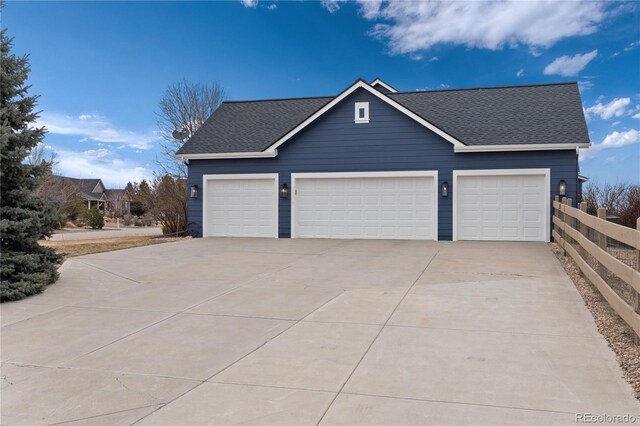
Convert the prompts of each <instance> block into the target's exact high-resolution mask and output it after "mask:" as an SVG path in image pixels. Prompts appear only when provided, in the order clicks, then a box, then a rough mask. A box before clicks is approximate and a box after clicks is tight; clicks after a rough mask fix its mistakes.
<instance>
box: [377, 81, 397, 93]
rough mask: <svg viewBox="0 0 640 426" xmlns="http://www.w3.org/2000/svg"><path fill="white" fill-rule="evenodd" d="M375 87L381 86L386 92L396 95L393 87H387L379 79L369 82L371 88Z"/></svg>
mask: <svg viewBox="0 0 640 426" xmlns="http://www.w3.org/2000/svg"><path fill="white" fill-rule="evenodd" d="M375 86H382V87H384V88H385V89H387V90H388V91H390V92H391V93H398V91H397V90H396V89H394V88H393V87H391V86H389V85H388V84H387V83H385V82H384V81H382V80H380V79H379V78H376V79H375V80H373V81H372V82H371V87H375Z"/></svg>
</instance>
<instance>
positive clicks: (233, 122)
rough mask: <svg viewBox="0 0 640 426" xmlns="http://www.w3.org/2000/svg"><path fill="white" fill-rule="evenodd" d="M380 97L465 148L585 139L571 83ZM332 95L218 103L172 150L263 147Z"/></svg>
mask: <svg viewBox="0 0 640 426" xmlns="http://www.w3.org/2000/svg"><path fill="white" fill-rule="evenodd" d="M386 95H387V96H389V97H390V98H392V99H394V100H395V101H397V102H398V103H400V104H402V105H403V106H405V107H406V108H408V109H410V110H411V111H413V112H414V113H416V114H417V115H419V116H421V117H422V118H424V119H425V120H427V121H429V122H430V123H432V124H434V125H435V126H437V127H439V128H440V129H442V130H444V131H445V132H447V133H449V134H450V135H452V136H453V137H455V138H456V139H458V140H460V141H461V142H462V143H464V144H465V145H506V144H556V143H575V144H578V143H588V142H589V134H588V131H587V126H586V122H585V119H584V115H583V112H582V102H581V100H580V93H579V91H578V85H577V84H576V83H561V84H546V85H532V86H513V87H495V88H478V89H459V90H441V91H419V92H404V93H388V94H386ZM331 99H333V98H332V97H324V98H300V99H275V100H267V101H247V102H224V103H223V104H222V105H221V106H220V108H218V110H216V111H215V112H214V113H213V115H212V116H211V117H210V118H209V119H208V120H207V121H206V122H205V123H204V125H202V127H201V128H200V129H199V130H198V131H197V132H196V133H195V134H194V135H193V136H192V137H191V138H190V139H189V140H188V141H187V143H185V144H184V145H183V146H182V148H180V150H179V151H178V152H177V154H204V153H207V154H208V153H230V152H252V151H253V152H258V151H263V150H265V149H266V148H268V147H269V146H270V145H272V144H273V143H274V142H276V141H277V140H278V139H279V138H280V137H282V136H283V135H284V134H286V133H287V132H288V131H289V130H291V129H292V128H294V127H295V126H296V125H298V124H299V123H300V122H302V121H303V120H304V119H306V118H307V117H309V116H310V115H311V114H313V113H314V112H315V111H317V110H318V109H320V108H321V107H322V106H324V105H325V104H326V103H327V102H329V101H330V100H331Z"/></svg>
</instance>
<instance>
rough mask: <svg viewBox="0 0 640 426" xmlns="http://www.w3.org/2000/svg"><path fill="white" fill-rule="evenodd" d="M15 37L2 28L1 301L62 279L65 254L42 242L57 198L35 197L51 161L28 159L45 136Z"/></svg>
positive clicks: (54, 221)
mask: <svg viewBox="0 0 640 426" xmlns="http://www.w3.org/2000/svg"><path fill="white" fill-rule="evenodd" d="M12 45H13V43H12V39H9V38H8V37H7V35H6V30H4V29H3V30H2V31H1V32H0V53H1V58H0V155H1V157H0V191H1V195H0V219H1V220H0V234H1V235H0V240H1V242H0V249H1V252H2V253H1V255H0V299H1V300H2V301H3V302H4V301H9V300H18V299H21V298H23V297H26V296H29V295H32V294H36V293H39V292H41V291H42V290H43V289H44V288H45V287H46V286H47V285H49V284H51V283H53V282H54V281H55V280H56V279H57V277H58V272H57V265H58V264H59V263H60V260H61V257H60V256H59V255H58V254H56V252H55V251H54V250H53V249H51V248H48V247H42V246H40V245H39V244H38V240H39V239H41V238H43V237H45V236H49V235H51V230H52V229H53V228H54V226H55V225H56V224H57V223H58V219H59V218H58V213H57V212H56V210H55V208H54V205H53V204H52V201H50V200H46V199H41V198H38V197H35V196H34V195H33V191H34V190H35V189H36V188H37V187H38V185H39V183H40V177H41V176H42V175H44V174H45V173H46V171H47V170H46V168H47V165H46V164H38V165H30V164H27V163H26V162H25V161H24V160H25V158H26V157H27V156H28V155H29V153H30V151H31V150H32V149H34V148H35V147H36V146H37V145H38V143H40V142H42V139H43V137H44V132H45V130H44V128H34V127H33V126H32V123H34V122H35V120H36V118H37V112H34V108H35V106H36V100H37V96H29V94H28V90H29V86H28V85H26V80H27V76H28V73H29V61H28V57H27V56H22V57H18V56H16V55H15V54H12V53H11V47H12Z"/></svg>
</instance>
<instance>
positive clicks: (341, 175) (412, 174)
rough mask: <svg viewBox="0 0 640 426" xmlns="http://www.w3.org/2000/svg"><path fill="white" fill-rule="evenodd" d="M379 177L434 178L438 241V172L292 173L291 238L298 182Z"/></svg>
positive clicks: (435, 227)
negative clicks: (300, 180) (302, 180)
mask: <svg viewBox="0 0 640 426" xmlns="http://www.w3.org/2000/svg"><path fill="white" fill-rule="evenodd" d="M379 177H433V186H434V191H433V205H434V221H433V222H434V224H433V226H434V230H433V241H438V216H439V214H438V197H439V195H440V193H439V191H438V171H437V170H416V171H399V172H336V173H333V172H330V173H291V192H290V196H291V238H296V229H295V223H296V221H295V219H296V216H295V215H296V198H297V197H296V195H297V194H296V181H297V180H299V179H335V178H379Z"/></svg>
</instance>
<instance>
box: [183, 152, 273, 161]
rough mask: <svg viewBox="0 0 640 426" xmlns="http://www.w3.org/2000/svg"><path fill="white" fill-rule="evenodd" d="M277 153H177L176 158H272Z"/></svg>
mask: <svg viewBox="0 0 640 426" xmlns="http://www.w3.org/2000/svg"><path fill="white" fill-rule="evenodd" d="M277 155H278V151H276V150H274V151H269V152H264V151H256V152H224V153H215V154H178V155H176V158H177V159H178V160H180V161H184V160H219V159H224V158H273V157H275V156H277Z"/></svg>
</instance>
